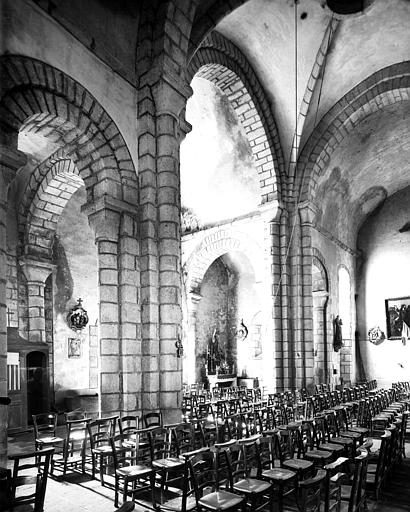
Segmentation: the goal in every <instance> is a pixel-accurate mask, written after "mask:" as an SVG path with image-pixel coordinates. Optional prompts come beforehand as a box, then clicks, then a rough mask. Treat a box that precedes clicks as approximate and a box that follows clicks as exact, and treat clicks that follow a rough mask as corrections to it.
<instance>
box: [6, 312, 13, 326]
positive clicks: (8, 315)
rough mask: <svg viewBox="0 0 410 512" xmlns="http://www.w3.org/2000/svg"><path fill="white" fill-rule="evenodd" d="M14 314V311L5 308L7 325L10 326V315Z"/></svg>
mask: <svg viewBox="0 0 410 512" xmlns="http://www.w3.org/2000/svg"><path fill="white" fill-rule="evenodd" d="M13 315H14V311H11V310H10V308H7V327H10V322H11V317H12V316H13Z"/></svg>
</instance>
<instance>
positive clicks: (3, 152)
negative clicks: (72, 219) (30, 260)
mask: <svg viewBox="0 0 410 512" xmlns="http://www.w3.org/2000/svg"><path fill="white" fill-rule="evenodd" d="M14 142H15V146H17V143H16V140H15V141H14ZM25 162H26V156H25V155H24V154H23V153H21V152H20V151H18V150H17V149H14V148H13V147H9V146H5V145H0V396H1V397H6V396H7V314H6V312H7V305H6V275H7V257H6V249H7V247H6V239H7V232H6V214H7V194H8V189H9V184H10V183H11V181H12V180H13V179H14V177H15V175H16V172H17V170H18V169H19V168H20V167H22V166H23V165H24V164H25ZM6 460H7V406H6V405H1V404H0V466H4V465H5V464H6Z"/></svg>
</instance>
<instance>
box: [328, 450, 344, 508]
mask: <svg viewBox="0 0 410 512" xmlns="http://www.w3.org/2000/svg"><path fill="white" fill-rule="evenodd" d="M348 462H349V459H348V458H347V457H339V458H338V459H336V460H335V461H334V462H331V463H330V464H326V465H325V466H324V468H323V469H324V470H325V471H326V481H325V492H324V512H331V511H332V510H333V509H336V510H337V511H339V510H340V500H341V485H340V484H339V482H340V483H341V479H342V478H343V477H345V476H346V473H345V472H344V471H345V466H346V464H347V463H348Z"/></svg>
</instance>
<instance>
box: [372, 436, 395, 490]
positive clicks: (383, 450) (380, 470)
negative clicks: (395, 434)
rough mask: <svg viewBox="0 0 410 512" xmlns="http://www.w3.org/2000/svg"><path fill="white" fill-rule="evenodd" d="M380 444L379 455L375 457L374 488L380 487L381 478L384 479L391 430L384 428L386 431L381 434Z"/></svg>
mask: <svg viewBox="0 0 410 512" xmlns="http://www.w3.org/2000/svg"><path fill="white" fill-rule="evenodd" d="M380 439H381V444H380V451H379V456H378V458H377V464H376V473H375V476H374V485H375V487H376V488H378V487H380V486H381V484H382V482H383V480H384V479H385V475H386V473H387V469H388V467H387V462H388V453H389V448H390V443H391V440H392V439H391V432H389V431H388V430H386V432H385V433H384V434H383V435H382V436H381V438H380Z"/></svg>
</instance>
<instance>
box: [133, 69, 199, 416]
mask: <svg viewBox="0 0 410 512" xmlns="http://www.w3.org/2000/svg"><path fill="white" fill-rule="evenodd" d="M190 94H192V90H191V88H190V87H189V86H188V85H187V84H186V83H185V82H183V81H182V80H181V79H180V78H179V77H175V76H168V75H167V73H165V72H164V74H163V75H162V76H161V77H160V78H158V76H155V74H152V75H151V74H148V75H146V76H145V77H144V80H142V81H141V83H140V91H139V103H138V118H139V138H138V142H139V154H140V160H139V177H140V184H141V186H140V202H141V204H140V210H141V215H140V219H141V258H140V262H141V314H142V366H143V387H142V393H143V394H142V400H143V409H144V410H151V409H157V408H160V409H161V410H162V411H163V414H164V420H165V421H168V422H172V421H179V419H180V417H181V412H180V407H181V396H182V359H181V358H178V357H177V349H176V347H175V343H176V341H177V340H178V338H179V337H180V336H181V331H182V293H181V227H180V210H181V208H180V181H179V147H180V143H181V140H182V138H183V137H184V135H185V133H186V132H187V131H188V130H189V129H190V125H188V124H187V123H186V122H185V121H184V118H183V117H184V108H185V104H186V100H187V98H188V96H189V95H190Z"/></svg>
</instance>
